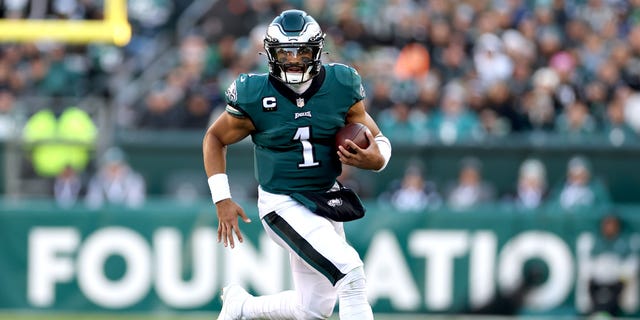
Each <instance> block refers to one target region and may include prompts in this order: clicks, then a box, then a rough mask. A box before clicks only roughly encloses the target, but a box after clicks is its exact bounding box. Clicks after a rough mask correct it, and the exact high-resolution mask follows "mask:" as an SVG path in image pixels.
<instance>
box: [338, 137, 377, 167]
mask: <svg viewBox="0 0 640 320" xmlns="http://www.w3.org/2000/svg"><path fill="white" fill-rule="evenodd" d="M365 134H366V135H367V139H368V140H369V146H368V147H367V148H365V149H363V148H360V147H358V145H357V144H355V143H354V142H353V141H351V140H347V144H348V145H349V147H350V148H351V150H353V151H352V152H349V151H348V150H347V149H345V148H344V147H342V146H339V147H338V152H337V153H338V159H340V162H342V163H344V164H346V165H350V166H354V167H357V168H360V169H365V170H378V169H380V168H382V166H383V165H384V157H382V154H380V149H378V143H376V141H375V140H374V138H373V134H371V132H370V131H369V130H367V131H366V132H365Z"/></svg>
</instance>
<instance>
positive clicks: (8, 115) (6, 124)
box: [0, 87, 17, 141]
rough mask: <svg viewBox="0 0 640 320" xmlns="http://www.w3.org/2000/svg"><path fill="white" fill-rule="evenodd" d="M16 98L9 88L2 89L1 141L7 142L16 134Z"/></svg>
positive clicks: (0, 106) (0, 88) (0, 100)
mask: <svg viewBox="0 0 640 320" xmlns="http://www.w3.org/2000/svg"><path fill="white" fill-rule="evenodd" d="M14 101H15V96H14V94H13V92H11V90H9V89H8V88H2V87H0V141H6V140H9V139H10V138H13V136H14V135H15V134H16V132H14V130H16V125H17V123H16V118H15V117H16V115H15V114H14V108H13V105H14Z"/></svg>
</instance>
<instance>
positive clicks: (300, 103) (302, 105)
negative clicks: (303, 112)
mask: <svg viewBox="0 0 640 320" xmlns="http://www.w3.org/2000/svg"><path fill="white" fill-rule="evenodd" d="M296 105H297V106H298V108H302V107H304V98H298V99H296Z"/></svg>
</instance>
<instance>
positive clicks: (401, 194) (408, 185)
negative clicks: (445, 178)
mask: <svg viewBox="0 0 640 320" xmlns="http://www.w3.org/2000/svg"><path fill="white" fill-rule="evenodd" d="M379 200H381V201H382V202H385V203H386V202H388V203H390V204H391V205H392V206H393V208H394V209H396V210H398V211H400V212H423V211H425V210H434V209H438V208H440V207H441V206H442V204H443V202H444V201H443V199H442V196H441V195H440V193H439V192H438V190H437V188H436V184H435V183H434V182H433V181H430V180H427V178H426V177H425V174H424V173H423V170H422V169H421V168H420V166H419V165H416V164H411V165H409V166H408V167H407V168H406V169H405V171H404V175H403V176H402V178H401V179H400V180H399V181H392V182H391V184H390V186H389V190H388V191H386V192H384V193H382V194H381V195H380V196H379Z"/></svg>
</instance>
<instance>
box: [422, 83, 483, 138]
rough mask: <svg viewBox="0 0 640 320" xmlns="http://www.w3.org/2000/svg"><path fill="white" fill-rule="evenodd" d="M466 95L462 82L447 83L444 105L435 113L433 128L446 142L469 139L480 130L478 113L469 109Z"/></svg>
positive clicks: (443, 99)
mask: <svg viewBox="0 0 640 320" xmlns="http://www.w3.org/2000/svg"><path fill="white" fill-rule="evenodd" d="M466 96H467V93H466V91H465V88H464V87H463V86H462V85H461V84H460V83H457V82H453V83H449V84H447V86H446V87H445V89H444V93H443V97H442V105H441V107H440V108H439V109H438V110H436V111H435V112H434V114H433V119H432V120H431V127H432V130H433V131H434V132H435V135H436V136H437V137H438V138H439V139H440V140H441V141H442V142H444V143H446V144H451V143H454V142H459V141H465V140H468V139H470V138H471V137H472V136H473V135H474V134H475V133H477V131H478V126H479V122H478V118H477V115H476V114H475V113H473V112H471V111H470V110H469V109H468V106H467V101H466Z"/></svg>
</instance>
